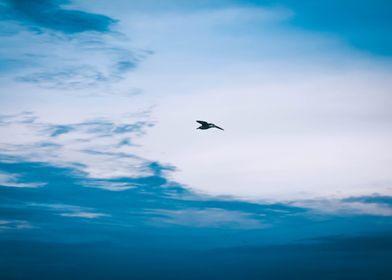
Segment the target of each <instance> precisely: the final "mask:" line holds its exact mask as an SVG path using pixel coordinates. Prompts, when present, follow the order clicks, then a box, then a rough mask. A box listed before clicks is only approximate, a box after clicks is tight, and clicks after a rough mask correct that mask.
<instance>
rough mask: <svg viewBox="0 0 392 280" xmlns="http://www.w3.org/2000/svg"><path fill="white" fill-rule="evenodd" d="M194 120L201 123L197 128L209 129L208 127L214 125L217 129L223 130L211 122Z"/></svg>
mask: <svg viewBox="0 0 392 280" xmlns="http://www.w3.org/2000/svg"><path fill="white" fill-rule="evenodd" d="M196 122H198V123H199V124H201V126H199V127H198V128H197V129H210V128H213V127H215V128H217V129H220V130H224V129H223V128H221V127H219V126H217V125H215V124H213V123H208V122H205V121H196Z"/></svg>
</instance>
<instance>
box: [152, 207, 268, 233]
mask: <svg viewBox="0 0 392 280" xmlns="http://www.w3.org/2000/svg"><path fill="white" fill-rule="evenodd" d="M147 213H149V214H152V216H153V218H150V220H151V221H152V222H154V223H160V224H164V225H167V224H169V225H170V224H172V225H182V226H188V227H207V228H208V227H212V228H219V227H225V228H244V229H253V228H263V227H265V226H266V225H264V224H263V222H262V220H261V219H260V218H262V217H263V215H261V214H258V215H255V214H254V213H253V214H251V213H246V212H241V211H233V210H226V209H221V208H199V209H198V208H182V209H179V210H167V209H157V210H156V209H155V210H149V211H147ZM154 216H155V217H154Z"/></svg>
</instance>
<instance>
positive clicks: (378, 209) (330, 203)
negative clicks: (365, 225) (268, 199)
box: [291, 199, 392, 216]
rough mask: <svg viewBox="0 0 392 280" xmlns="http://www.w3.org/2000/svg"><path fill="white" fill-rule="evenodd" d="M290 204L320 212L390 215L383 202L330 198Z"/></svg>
mask: <svg viewBox="0 0 392 280" xmlns="http://www.w3.org/2000/svg"><path fill="white" fill-rule="evenodd" d="M291 205H293V206H297V207H304V208H307V209H312V210H313V211H314V212H315V213H320V214H330V215H374V216H392V207H390V206H389V205H387V204H384V203H370V202H359V201H344V200H338V199H331V200H308V201H306V200H305V201H296V202H294V203H292V204H291Z"/></svg>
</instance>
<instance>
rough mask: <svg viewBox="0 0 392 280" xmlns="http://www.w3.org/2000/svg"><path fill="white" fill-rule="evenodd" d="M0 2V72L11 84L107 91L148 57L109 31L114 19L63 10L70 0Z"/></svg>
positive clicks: (124, 37)
mask: <svg viewBox="0 0 392 280" xmlns="http://www.w3.org/2000/svg"><path fill="white" fill-rule="evenodd" d="M3 2H4V3H3V5H2V6H1V7H0V8H1V10H2V12H3V15H4V16H2V17H0V30H4V32H0V36H1V38H2V44H3V48H1V49H0V71H2V72H3V73H5V75H4V76H5V77H8V78H11V79H15V81H16V82H19V83H21V82H22V83H29V84H33V85H35V86H38V87H41V88H47V89H59V90H75V89H82V88H95V89H96V88H97V87H98V88H104V89H106V91H108V89H109V88H110V87H111V86H112V85H111V84H113V83H114V82H118V81H120V80H122V79H123V78H124V76H125V75H127V74H128V73H129V72H130V71H133V70H134V69H136V68H137V67H138V65H139V64H140V63H141V62H142V61H144V60H145V59H146V58H147V57H148V56H149V55H151V54H152V52H151V51H148V50H144V49H141V48H137V47H134V46H133V44H131V43H130V39H129V38H128V37H127V36H126V35H124V34H122V33H121V32H118V31H113V30H112V28H111V27H112V25H113V24H114V23H115V22H116V20H114V19H112V18H110V17H107V16H104V15H98V14H94V13H89V12H84V11H81V10H72V9H69V8H68V7H67V6H66V5H67V4H69V3H70V1H67V0H64V1H63V0H55V1H53V0H39V1H33V2H32V1H24V0H23V1H14V0H5V1H3ZM7 30H8V31H9V32H6V31H7ZM15 33H17V36H13V35H15ZM26 41H28V42H29V44H28V45H26V44H25V43H24V42H26ZM15 46H17V47H15Z"/></svg>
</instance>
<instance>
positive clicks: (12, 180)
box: [0, 171, 46, 188]
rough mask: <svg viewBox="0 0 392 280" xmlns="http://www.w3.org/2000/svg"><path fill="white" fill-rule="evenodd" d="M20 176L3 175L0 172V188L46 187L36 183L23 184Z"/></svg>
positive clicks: (43, 184)
mask: <svg viewBox="0 0 392 280" xmlns="http://www.w3.org/2000/svg"><path fill="white" fill-rule="evenodd" d="M23 181H24V180H23V179H21V176H20V175H18V174H11V173H4V172H1V171H0V186H2V187H12V188H39V187H43V186H45V185H46V183H37V182H23Z"/></svg>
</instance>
